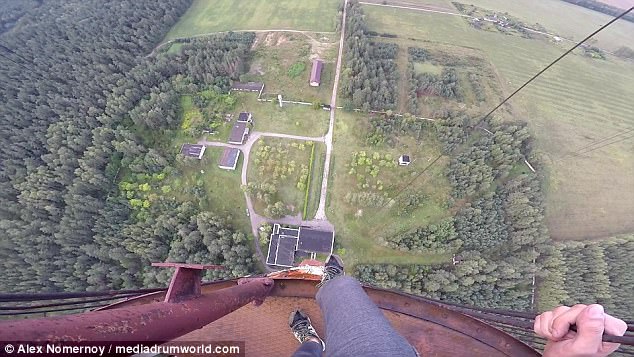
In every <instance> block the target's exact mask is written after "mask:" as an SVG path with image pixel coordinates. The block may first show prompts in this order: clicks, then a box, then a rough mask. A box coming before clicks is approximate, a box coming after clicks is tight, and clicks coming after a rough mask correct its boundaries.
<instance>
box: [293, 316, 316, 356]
mask: <svg viewBox="0 0 634 357" xmlns="http://www.w3.org/2000/svg"><path fill="white" fill-rule="evenodd" d="M288 326H289V327H290V328H291V331H292V332H293V335H295V338H296V339H297V340H298V341H299V342H300V343H301V345H300V346H299V348H298V349H297V350H296V351H295V353H293V357H321V355H322V353H323V352H324V341H322V339H321V338H320V337H319V335H318V334H317V331H315V328H314V327H313V325H312V324H311V322H310V318H309V317H308V315H306V314H305V313H303V312H302V311H301V310H295V311H293V312H291V315H290V316H289V317H288Z"/></svg>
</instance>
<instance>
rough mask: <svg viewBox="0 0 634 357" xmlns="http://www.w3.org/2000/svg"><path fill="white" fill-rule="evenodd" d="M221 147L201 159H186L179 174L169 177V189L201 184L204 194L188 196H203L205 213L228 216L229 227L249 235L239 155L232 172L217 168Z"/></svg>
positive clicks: (209, 150)
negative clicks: (181, 172) (210, 212)
mask: <svg viewBox="0 0 634 357" xmlns="http://www.w3.org/2000/svg"><path fill="white" fill-rule="evenodd" d="M222 150H223V149H222V148H217V147H208V148H207V149H206V150H205V155H204V156H203V158H202V160H195V159H194V160H186V162H185V164H182V165H183V166H182V171H183V175H182V176H181V177H173V178H171V183H170V186H172V187H173V188H177V187H180V188H183V189H185V188H192V187H194V186H196V184H197V182H200V183H202V185H203V188H204V194H200V193H191V194H193V195H195V196H196V197H199V196H200V197H203V201H202V202H203V204H204V205H205V206H206V207H207V209H208V210H210V211H212V212H214V213H217V214H221V215H224V216H229V217H230V221H231V222H232V224H233V225H234V226H235V227H236V228H237V229H238V230H240V231H242V232H244V233H245V234H246V235H247V236H251V224H250V222H249V218H248V217H247V215H246V202H245V200H244V194H243V192H242V189H241V188H240V172H241V167H242V163H243V162H242V161H243V156H242V155H240V161H239V162H238V166H237V167H236V170H235V171H228V170H223V169H221V168H219V167H218V160H219V158H220V155H222Z"/></svg>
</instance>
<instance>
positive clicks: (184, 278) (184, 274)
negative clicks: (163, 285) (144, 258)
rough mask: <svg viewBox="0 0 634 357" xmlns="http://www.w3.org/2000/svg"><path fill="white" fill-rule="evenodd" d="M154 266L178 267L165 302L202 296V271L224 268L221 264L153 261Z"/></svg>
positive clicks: (175, 301)
mask: <svg viewBox="0 0 634 357" xmlns="http://www.w3.org/2000/svg"><path fill="white" fill-rule="evenodd" d="M152 266H153V267H161V268H176V271H175V272H174V275H172V280H171V281H170V285H169V288H168V289H167V293H166V294H165V300H164V302H169V303H177V302H181V301H184V300H189V299H192V298H195V297H198V296H200V285H201V276H202V271H203V270H207V269H214V270H219V269H223V268H222V266H221V265H204V264H183V263H152Z"/></svg>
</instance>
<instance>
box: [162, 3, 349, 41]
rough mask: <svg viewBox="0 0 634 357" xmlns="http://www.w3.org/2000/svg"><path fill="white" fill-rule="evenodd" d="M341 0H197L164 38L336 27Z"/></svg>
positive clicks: (331, 29)
mask: <svg viewBox="0 0 634 357" xmlns="http://www.w3.org/2000/svg"><path fill="white" fill-rule="evenodd" d="M338 5H339V1H338V0H302V1H296V0H194V2H193V4H192V6H191V7H190V8H189V9H188V10H187V12H186V13H185V15H183V16H182V17H181V19H180V21H178V23H176V25H174V27H173V28H172V29H171V30H170V32H169V33H168V34H167V36H166V38H165V40H170V39H174V38H178V37H191V36H194V35H199V34H205V33H210V32H219V31H230V30H274V29H293V30H304V31H321V32H328V31H334V30H335V24H336V21H337V10H338Z"/></svg>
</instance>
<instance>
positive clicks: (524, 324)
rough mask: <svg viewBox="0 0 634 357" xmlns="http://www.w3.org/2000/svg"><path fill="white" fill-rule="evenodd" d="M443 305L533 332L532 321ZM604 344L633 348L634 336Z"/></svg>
mask: <svg viewBox="0 0 634 357" xmlns="http://www.w3.org/2000/svg"><path fill="white" fill-rule="evenodd" d="M443 305H444V306H445V307H446V308H447V309H450V310H453V311H457V312H460V313H462V314H465V315H468V316H472V317H475V318H477V319H479V320H484V321H487V320H488V321H493V322H497V323H501V324H505V325H509V326H513V327H519V328H523V329H525V330H532V329H533V322H532V321H522V320H517V319H515V318H513V317H506V316H500V315H491V314H486V313H482V312H477V311H473V310H470V309H464V308H461V307H454V306H451V305H446V304H443ZM573 330H574V329H573ZM603 342H613V343H621V344H624V345H628V346H633V345H634V336H612V335H603Z"/></svg>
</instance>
